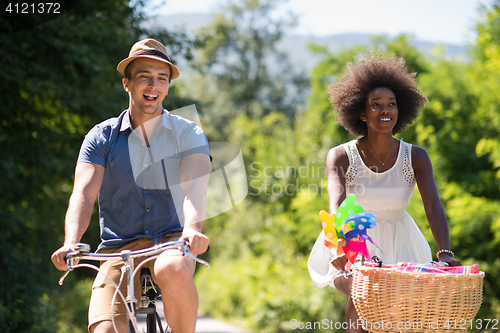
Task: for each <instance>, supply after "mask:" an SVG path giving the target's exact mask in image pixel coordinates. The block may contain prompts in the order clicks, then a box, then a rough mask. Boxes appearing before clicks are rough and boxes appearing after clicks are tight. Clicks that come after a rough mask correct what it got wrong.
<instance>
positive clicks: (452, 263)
mask: <svg viewBox="0 0 500 333" xmlns="http://www.w3.org/2000/svg"><path fill="white" fill-rule="evenodd" d="M438 259H439V261H440V262H447V263H449V264H450V266H462V264H461V263H460V261H458V260H457V259H454V258H453V257H452V256H451V255H450V254H449V253H446V252H443V253H440V254H439V256H438Z"/></svg>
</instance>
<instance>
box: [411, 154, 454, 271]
mask: <svg viewBox="0 0 500 333" xmlns="http://www.w3.org/2000/svg"><path fill="white" fill-rule="evenodd" d="M411 155H412V164H413V171H414V172H415V178H416V180H417V185H418V189H419V191H420V195H421V196H422V201H423V203H424V209H425V215H426V216H427V221H428V222H429V225H430V227H431V231H432V235H433V236H434V239H435V240H436V243H437V246H438V248H439V250H450V238H449V232H448V221H447V220H446V215H445V213H444V208H443V205H442V204H441V200H440V199H439V193H438V190H437V186H436V182H435V181H434V173H433V171H432V162H431V159H430V158H429V155H428V154H427V152H426V151H425V149H423V148H421V147H418V146H413V148H412V154H411ZM438 259H439V261H443V262H444V261H449V262H450V263H451V264H452V265H453V266H459V265H460V261H458V260H456V259H453V257H452V256H451V255H450V254H449V253H446V252H442V253H441V254H440V255H439V257H438Z"/></svg>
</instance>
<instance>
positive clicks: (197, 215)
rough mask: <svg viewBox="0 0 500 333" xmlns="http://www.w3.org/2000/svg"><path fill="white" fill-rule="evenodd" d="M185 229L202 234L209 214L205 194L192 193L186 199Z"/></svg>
mask: <svg viewBox="0 0 500 333" xmlns="http://www.w3.org/2000/svg"><path fill="white" fill-rule="evenodd" d="M183 211H184V227H185V228H186V227H188V228H191V229H194V230H196V231H199V232H201V230H202V229H203V223H204V221H205V216H206V212H207V196H206V193H205V192H198V193H190V194H189V195H187V196H186V197H185V198H184V204H183Z"/></svg>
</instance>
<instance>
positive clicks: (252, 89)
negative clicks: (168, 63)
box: [192, 0, 307, 140]
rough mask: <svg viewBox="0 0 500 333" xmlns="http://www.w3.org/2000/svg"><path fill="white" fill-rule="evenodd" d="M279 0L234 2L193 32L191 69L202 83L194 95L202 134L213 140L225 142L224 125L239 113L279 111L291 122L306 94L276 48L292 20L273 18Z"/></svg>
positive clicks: (253, 116) (253, 115) (259, 114)
mask: <svg viewBox="0 0 500 333" xmlns="http://www.w3.org/2000/svg"><path fill="white" fill-rule="evenodd" d="M283 2H284V1H283V0H242V1H233V2H231V3H229V4H228V5H227V7H225V8H224V9H223V10H222V11H221V12H220V13H219V14H217V15H216V17H215V19H214V20H213V22H212V23H211V24H209V25H208V26H206V27H204V28H202V29H200V30H199V32H198V33H197V38H198V40H199V43H200V45H201V47H200V48H199V49H198V52H199V54H198V56H197V57H196V59H195V61H194V62H193V63H192V65H193V67H194V68H195V69H196V70H197V71H198V73H199V74H198V75H197V76H196V81H197V83H198V85H200V84H203V87H201V88H200V91H199V92H198V94H197V96H198V95H199V96H203V98H199V100H200V101H201V102H202V103H204V105H205V106H206V109H207V111H206V112H205V113H206V118H207V120H209V121H207V130H208V132H209V134H210V135H211V136H212V137H213V138H216V139H217V140H219V139H223V138H227V135H228V133H230V132H231V130H230V129H229V128H227V127H226V126H225V125H226V124H228V123H230V121H231V119H233V118H234V117H236V116H237V115H240V114H244V115H246V116H247V117H249V118H251V119H259V118H260V117H263V116H265V115H267V114H269V113H271V112H273V111H279V112H281V113H284V114H285V115H286V116H287V118H288V119H289V121H290V122H292V121H293V119H294V116H295V113H296V110H297V105H298V104H300V102H302V101H303V99H304V96H305V94H306V93H307V78H306V77H305V75H304V73H303V71H298V70H297V68H294V67H293V66H292V64H291V63H290V62H289V61H288V58H287V56H286V55H285V54H283V53H282V52H280V51H279V50H278V48H277V45H278V42H279V41H280V40H281V38H282V37H283V33H284V31H285V30H286V29H287V28H289V27H291V26H292V25H293V24H294V22H295V20H294V16H293V15H289V16H287V17H286V18H283V17H282V18H274V16H273V14H274V13H275V10H276V8H278V7H279V5H280V4H282V3H283ZM200 81H201V82H200ZM212 128H214V129H215V130H211V129H212Z"/></svg>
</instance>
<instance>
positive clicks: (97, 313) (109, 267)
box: [89, 232, 182, 331]
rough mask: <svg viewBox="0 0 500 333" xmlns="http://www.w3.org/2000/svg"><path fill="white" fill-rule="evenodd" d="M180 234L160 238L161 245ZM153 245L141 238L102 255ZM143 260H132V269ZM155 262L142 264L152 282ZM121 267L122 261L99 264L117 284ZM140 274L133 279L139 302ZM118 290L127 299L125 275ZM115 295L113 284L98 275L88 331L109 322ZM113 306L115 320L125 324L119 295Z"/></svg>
mask: <svg viewBox="0 0 500 333" xmlns="http://www.w3.org/2000/svg"><path fill="white" fill-rule="evenodd" d="M181 234H182V232H177V233H172V234H167V235H165V237H163V238H162V240H161V243H165V242H169V241H176V240H179V238H180V236H181ZM154 245H155V244H154V243H153V242H152V241H151V240H149V239H147V238H141V239H136V240H134V241H132V242H130V243H128V244H127V245H125V246H123V247H121V248H112V249H102V250H101V252H102V253H114V252H121V251H123V250H131V251H135V250H141V249H145V248H148V247H151V246H154ZM144 259H146V258H145V257H144V258H137V259H135V260H134V267H137V265H139V264H140V263H141V262H142V261H143V260H144ZM155 261H156V260H152V261H150V262H148V263H146V264H144V266H143V267H144V268H149V270H150V271H151V275H152V276H153V280H154V279H155V275H154V263H155ZM122 266H123V261H122V260H108V261H105V262H103V263H102V264H101V270H103V271H104V273H106V274H107V275H108V276H109V277H110V278H111V279H113V281H114V282H115V283H116V284H118V283H119V281H120V276H121V267H122ZM139 279H140V272H139V273H137V274H136V276H135V279H134V284H135V286H134V287H135V289H134V296H135V298H136V299H137V300H138V301H140V299H141V285H140V281H139ZM120 290H121V292H122V293H123V295H124V296H125V297H127V275H125V277H124V279H123V282H122V285H121V286H120ZM114 293H115V287H114V286H113V284H112V283H111V282H110V281H109V280H108V279H107V278H106V277H105V276H104V275H103V274H100V273H98V274H97V276H96V279H95V281H94V284H93V285H92V296H91V298H90V306H89V331H90V327H91V326H92V325H94V324H96V323H98V322H100V321H103V320H111V318H112V317H111V311H110V310H111V302H112V298H113V294H114ZM114 304H115V306H114V308H113V314H114V315H113V316H114V318H115V320H119V321H123V322H125V323H126V322H127V314H126V307H125V306H126V305H125V303H124V302H123V300H122V298H121V297H120V295H117V296H116V298H115V302H114Z"/></svg>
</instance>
